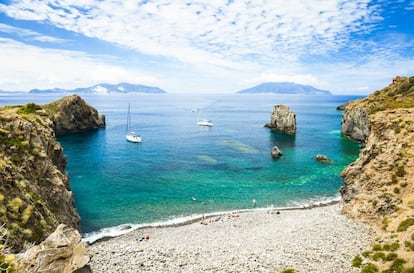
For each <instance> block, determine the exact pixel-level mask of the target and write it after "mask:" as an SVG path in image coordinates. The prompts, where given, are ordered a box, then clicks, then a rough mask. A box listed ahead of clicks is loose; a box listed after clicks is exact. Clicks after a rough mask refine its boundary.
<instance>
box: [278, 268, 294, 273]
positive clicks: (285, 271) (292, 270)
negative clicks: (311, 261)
mask: <svg viewBox="0 0 414 273" xmlns="http://www.w3.org/2000/svg"><path fill="white" fill-rule="evenodd" d="M295 272H296V270H295V269H293V268H289V269H285V270H283V271H282V272H281V273H295Z"/></svg>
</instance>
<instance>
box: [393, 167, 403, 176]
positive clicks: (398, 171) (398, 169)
mask: <svg viewBox="0 0 414 273" xmlns="http://www.w3.org/2000/svg"><path fill="white" fill-rule="evenodd" d="M395 174H396V175H397V176H399V177H403V176H404V175H405V174H406V172H405V169H404V166H398V168H397V172H396V173H395Z"/></svg>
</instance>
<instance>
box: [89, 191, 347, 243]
mask: <svg viewBox="0 0 414 273" xmlns="http://www.w3.org/2000/svg"><path fill="white" fill-rule="evenodd" d="M340 200H341V197H340V196H335V197H331V198H326V199H321V200H318V201H313V202H309V203H304V204H303V205H297V206H286V207H273V208H272V207H259V208H251V209H239V210H237V209H236V210H229V211H217V212H208V213H203V214H192V215H188V216H183V217H177V218H173V219H171V220H166V221H158V222H152V223H143V224H132V223H125V224H120V225H117V226H113V227H106V228H102V229H100V230H99V231H94V232H89V233H84V234H82V237H83V239H82V240H83V241H84V242H86V243H88V244H89V245H92V244H95V243H98V242H101V241H107V240H110V239H112V238H116V237H118V236H122V235H125V234H127V233H130V232H134V231H136V230H141V229H146V228H164V227H167V228H168V227H179V226H184V225H190V224H192V223H195V222H198V221H200V220H201V219H202V218H203V217H206V218H211V217H218V216H223V215H226V214H230V213H249V212H255V211H269V210H270V209H272V210H277V211H289V210H307V209H312V208H318V207H324V206H330V205H334V204H338V203H339V202H340Z"/></svg>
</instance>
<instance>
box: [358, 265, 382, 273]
mask: <svg viewBox="0 0 414 273" xmlns="http://www.w3.org/2000/svg"><path fill="white" fill-rule="evenodd" d="M377 272H378V267H377V266H376V265H375V264H372V263H367V264H366V265H365V266H364V268H362V270H361V273H377Z"/></svg>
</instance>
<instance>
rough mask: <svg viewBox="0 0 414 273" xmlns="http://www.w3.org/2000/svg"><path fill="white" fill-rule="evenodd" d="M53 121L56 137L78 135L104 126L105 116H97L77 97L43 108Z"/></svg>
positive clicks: (93, 109)
mask: <svg viewBox="0 0 414 273" xmlns="http://www.w3.org/2000/svg"><path fill="white" fill-rule="evenodd" d="M45 109H46V110H47V111H48V113H49V116H50V117H51V119H52V120H53V124H54V131H55V133H56V135H63V134H68V133H78V132H83V131H87V130H91V129H97V128H100V127H104V126H105V116H103V115H99V114H98V111H96V109H95V108H93V107H91V106H90V105H88V104H87V103H86V102H85V101H84V100H83V99H82V98H81V97H79V96H78V95H72V96H71V97H65V98H63V99H61V100H58V101H56V102H53V103H50V104H48V105H47V106H45Z"/></svg>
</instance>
